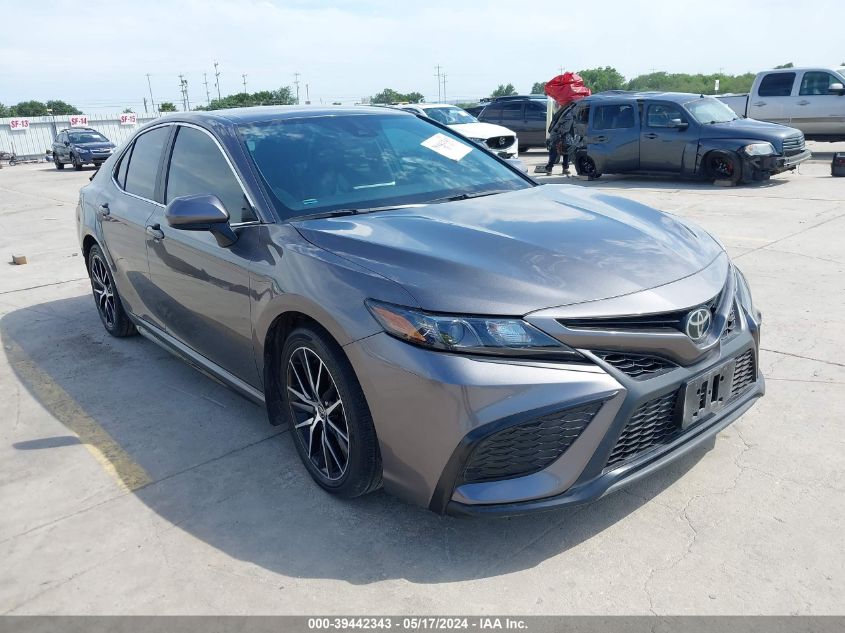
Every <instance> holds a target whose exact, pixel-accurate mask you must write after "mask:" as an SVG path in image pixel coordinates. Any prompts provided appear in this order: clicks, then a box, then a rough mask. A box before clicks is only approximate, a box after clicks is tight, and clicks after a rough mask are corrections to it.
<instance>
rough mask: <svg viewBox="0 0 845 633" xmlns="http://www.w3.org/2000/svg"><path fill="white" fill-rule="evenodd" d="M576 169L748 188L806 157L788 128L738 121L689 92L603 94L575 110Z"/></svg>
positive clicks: (717, 105) (593, 173)
mask: <svg viewBox="0 0 845 633" xmlns="http://www.w3.org/2000/svg"><path fill="white" fill-rule="evenodd" d="M573 107H574V108H575V110H574V118H575V125H574V130H575V134H576V138H577V139H578V144H577V150H576V159H575V167H576V169H577V170H578V173H579V174H583V175H587V176H589V177H591V178H597V177H599V176H600V175H601V174H602V173H657V174H675V175H679V176H685V177H694V178H705V179H710V180H729V181H732V182H749V181H753V180H765V179H767V178H768V177H769V176H771V175H772V174H777V173H781V172H783V171H787V170H792V169H795V168H796V167H797V166H798V165H800V164H801V163H802V162H804V161H806V160H807V159H809V158H810V151H809V150H807V149H806V147H805V143H804V135H803V134H802V133H801V132H800V131H799V130H796V129H794V128H789V127H785V126H783V125H778V124H775V123H767V122H763V121H755V120H752V119H745V118H740V117H738V116H737V115H736V113H735V112H734V111H733V110H731V109H730V108H729V107H728V106H726V105H725V104H724V103H722V102H721V101H719V100H717V99H714V98H712V97H705V96H701V95H693V94H687V93H658V92H626V91H609V92H603V93H599V94H596V95H593V96H590V97H587V98H585V99H582V100H580V101H578V102H576V104H575V105H574V106H573Z"/></svg>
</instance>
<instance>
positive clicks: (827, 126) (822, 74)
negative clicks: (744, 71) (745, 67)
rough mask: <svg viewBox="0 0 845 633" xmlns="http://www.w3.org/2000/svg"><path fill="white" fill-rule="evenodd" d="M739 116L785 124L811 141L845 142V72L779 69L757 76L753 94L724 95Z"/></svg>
mask: <svg viewBox="0 0 845 633" xmlns="http://www.w3.org/2000/svg"><path fill="white" fill-rule="evenodd" d="M719 99H720V100H722V101H723V102H725V103H726V104H728V105H729V106H730V107H731V108H732V109H733V110H734V111H735V112H736V113H737V114H738V115H739V116H741V117H747V118H750V119H758V120H760V121H769V122H772V123H782V124H784V125H789V126H791V127H794V128H796V129H798V130H801V132H803V133H804V136H805V137H806V138H808V139H810V140H816V141H843V140H845V69H843V68H840V69H838V70H834V69H831V68H779V69H777V70H767V71H764V72H761V73H758V74H757V77H756V78H755V79H754V83H753V85H752V86H751V92H750V93H748V94H742V95H722V96H719Z"/></svg>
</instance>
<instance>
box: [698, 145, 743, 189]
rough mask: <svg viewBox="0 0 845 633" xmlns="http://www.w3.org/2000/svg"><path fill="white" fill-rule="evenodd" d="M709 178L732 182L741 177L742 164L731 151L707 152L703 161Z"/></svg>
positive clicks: (737, 180)
mask: <svg viewBox="0 0 845 633" xmlns="http://www.w3.org/2000/svg"><path fill="white" fill-rule="evenodd" d="M704 166H705V169H706V170H707V176H708V178H710V179H711V180H727V181H730V182H732V183H734V184H736V183H738V182H739V180H740V178H741V177H742V165H741V164H740V162H739V157H738V156H737V155H736V154H734V153H733V152H723V151H714V152H710V153H709V154H707V157H706V158H705V163H704Z"/></svg>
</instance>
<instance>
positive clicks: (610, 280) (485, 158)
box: [77, 107, 764, 514]
mask: <svg viewBox="0 0 845 633" xmlns="http://www.w3.org/2000/svg"><path fill="white" fill-rule="evenodd" d="M77 218H78V226H79V239H80V243H81V246H82V251H83V254H84V256H85V260H86V262H87V265H88V270H89V273H90V277H91V285H92V289H93V294H94V300H95V305H96V308H97V310H98V311H99V314H100V317H101V320H102V323H103V325H104V326H105V328H106V329H107V330H108V331H109V332H110V333H111V334H113V335H115V336H129V335H132V334H135V333H136V332H138V333H141V334H143V335H144V336H146V337H148V338H150V339H152V340H153V341H155V342H156V343H158V344H160V345H162V346H163V347H165V348H167V349H169V350H170V351H172V352H173V353H175V354H177V355H179V356H181V357H183V358H184V359H186V360H187V361H188V362H190V363H191V364H193V365H195V366H197V367H199V368H200V369H201V370H203V371H204V372H207V373H209V374H211V375H213V376H215V377H216V378H218V379H219V380H220V381H221V382H223V383H225V384H226V385H228V386H230V387H231V388H233V389H235V390H237V391H239V392H241V393H242V394H244V395H245V396H246V397H248V398H251V399H253V400H255V401H256V402H259V403H262V404H264V405H265V406H266V408H267V414H268V417H269V419H270V422H271V423H272V424H285V425H288V426H289V428H290V429H291V438H292V441H293V442H294V444H295V446H296V449H297V451H298V452H299V455H300V457H301V458H302V462H303V464H304V467H305V468H306V469H307V470H308V472H309V473H310V474H311V476H312V477H313V479H314V481H315V482H316V483H317V484H318V485H319V486H321V487H322V488H324V489H325V490H327V491H329V492H331V493H335V494H338V495H342V496H345V497H355V496H359V495H362V494H364V493H367V492H369V491H372V490H375V489H377V488H379V487H380V486H382V485H383V486H384V487H385V489H386V490H388V491H389V492H391V493H394V494H396V495H399V496H401V497H402V498H404V499H407V500H409V501H411V502H413V503H417V504H421V505H425V506H428V507H429V508H431V509H432V510H434V511H436V512H452V513H458V514H485V513H487V514H503V513H518V512H528V511H534V510H543V509H547V508H552V507H556V506H561V505H566V504H571V503H581V502H584V501H587V500H590V499H595V498H598V497H600V496H602V495H604V494H606V493H608V492H610V491H612V490H615V489H617V488H618V487H620V486H622V485H624V484H626V483H629V482H631V481H634V480H636V479H637V478H639V477H642V476H644V475H645V474H647V473H649V472H651V471H653V470H654V469H656V468H659V467H662V466H664V465H665V464H667V463H668V462H670V461H671V460H673V459H675V458H676V457H678V456H679V455H681V454H682V453H684V452H686V451H688V450H690V449H691V448H693V447H695V446H698V445H700V444H702V443H705V442H708V441H712V438H713V436H714V435H715V434H716V433H717V432H718V431H719V430H720V429H722V428H724V427H725V426H726V425H728V424H730V423H731V422H732V421H733V420H734V419H736V418H737V417H738V416H739V415H741V414H742V413H743V412H744V411H745V410H746V409H748V408H749V407H750V406H751V405H752V404H753V403H754V401H755V400H756V399H757V398H758V397H759V396H761V395H762V394H763V389H764V387H763V378H762V376H761V375H760V373H759V370H758V360H757V358H758V357H757V354H758V346H759V331H760V315H759V313H758V312H757V311H756V310H755V308H754V306H753V303H752V299H751V294H750V291H749V289H748V285H747V284H746V282H745V279H744V277H743V276H742V273H741V272H740V271H739V270H738V269H737V268H736V266H734V265H733V264H732V263H731V261H730V259H729V258H728V255H727V254H726V253H725V251H724V250H723V248H722V246H721V245H720V244H719V242H718V241H716V240H715V239H714V238H712V237H711V236H710V235H709V234H707V233H706V232H705V231H703V230H702V229H700V228H699V227H696V226H693V225H691V224H689V223H687V222H685V221H683V220H681V219H679V218H676V217H673V216H670V215H667V214H664V213H661V212H659V211H656V210H654V209H650V208H648V207H645V206H643V205H640V204H638V203H635V202H631V201H629V200H625V199H622V198H615V197H612V196H608V195H605V194H601V193H592V192H590V191H589V190H587V189H584V188H577V187H564V186H553V185H547V186H538V185H537V184H536V183H535V182H533V181H532V180H531V179H529V178H528V177H527V176H525V175H524V174H522V173H520V172H519V171H518V170H516V169H514V168H513V167H512V166H510V165H508V164H507V163H506V162H505V161H503V160H501V159H499V158H498V157H496V156H493V155H492V154H490V153H489V152H487V151H484V150H483V149H481V148H479V147H477V146H475V145H474V144H473V143H471V142H469V141H467V140H466V139H464V138H463V137H461V136H459V135H457V134H455V133H454V132H452V131H450V130H449V128H447V127H445V126H442V125H439V124H437V123H436V122H432V121H426V120H423V119H420V118H418V117H416V116H413V115H411V114H408V113H404V112H401V111H394V110H387V109H377V108H373V109H364V108H354V109H352V108H350V109H344V108H331V109H322V108H299V107H291V108H255V109H241V110H230V111H218V112H210V113H189V114H179V115H173V116H171V117H166V118H162V119H159V120H157V121H155V122H153V123H151V124H149V125H147V126H145V127H144V128H142V129H140V130H139V131H138V132H137V133H136V135H135V136H134V137H133V138H132V139H131V140H130V141H129V142H128V143H126V144H125V145H124V146H123V147H122V148H121V150H120V151H119V152H118V153H116V154H115V155H114V156H112V157H111V158H110V159H109V160H108V161H107V162H106V163H105V164H104V165H103V167H102V168H101V169H100V170H99V172H98V173H97V174H96V175H95V176H94V177H93V179H92V181H91V183H90V184H89V185H87V186H86V187H84V188H83V189H82V191H81V194H80V200H79V207H78V209H77Z"/></svg>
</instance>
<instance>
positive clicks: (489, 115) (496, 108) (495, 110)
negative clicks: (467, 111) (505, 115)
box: [479, 104, 502, 121]
mask: <svg viewBox="0 0 845 633" xmlns="http://www.w3.org/2000/svg"><path fill="white" fill-rule="evenodd" d="M479 116H480V117H482V118H483V120H484V121H500V120H501V119H502V106H501V105H498V104H497V105H489V106H487V107H486V108H484V110H482V111H481V112H480V113H479Z"/></svg>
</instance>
